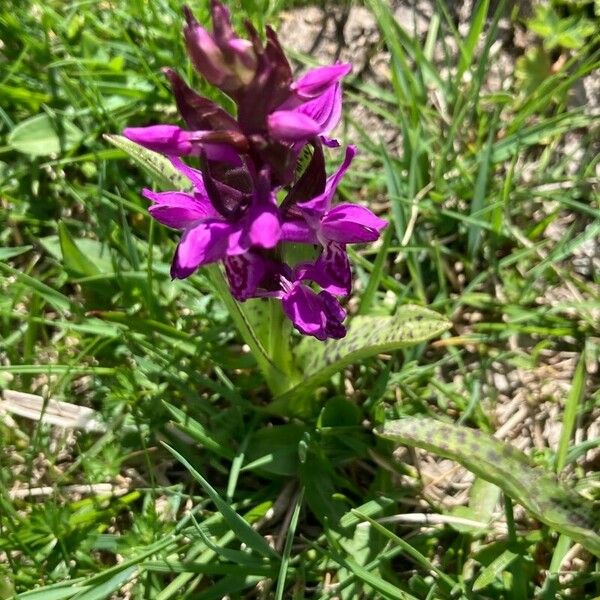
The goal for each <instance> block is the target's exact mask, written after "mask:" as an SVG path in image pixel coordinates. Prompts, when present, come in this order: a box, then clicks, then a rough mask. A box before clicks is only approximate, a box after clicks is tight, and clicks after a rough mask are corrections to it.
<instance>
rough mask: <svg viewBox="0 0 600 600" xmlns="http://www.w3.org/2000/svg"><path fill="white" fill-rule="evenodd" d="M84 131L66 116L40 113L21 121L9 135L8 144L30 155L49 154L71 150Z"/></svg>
mask: <svg viewBox="0 0 600 600" xmlns="http://www.w3.org/2000/svg"><path fill="white" fill-rule="evenodd" d="M82 137H83V132H82V131H81V129H79V128H78V127H76V126H75V125H73V123H71V121H69V120H68V119H66V118H65V117H58V116H57V117H54V118H53V117H51V116H50V115H47V114H44V113H42V114H40V115H36V116H34V117H30V118H29V119H27V120H25V121H22V122H21V123H19V124H18V125H17V126H16V127H15V128H14V129H13V130H12V131H11V132H10V134H9V136H8V140H7V141H8V145H9V146H11V147H12V148H14V149H15V150H18V151H19V152H23V154H28V155H29V156H48V155H49V154H58V153H59V152H61V151H63V152H64V151H66V150H70V149H71V148H73V147H74V146H76V145H77V144H78V143H79V142H80V141H81V139H82Z"/></svg>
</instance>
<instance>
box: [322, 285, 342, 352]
mask: <svg viewBox="0 0 600 600" xmlns="http://www.w3.org/2000/svg"><path fill="white" fill-rule="evenodd" d="M319 299H320V300H321V305H322V306H323V312H324V313H325V335H326V336H327V337H328V338H333V339H336V340H339V339H340V338H343V337H344V336H345V335H346V328H345V327H344V325H343V324H342V321H343V320H344V319H345V317H346V311H345V310H344V309H343V308H342V307H341V305H340V303H339V302H338V301H337V300H336V299H335V298H334V297H333V296H332V295H331V294H330V293H329V292H326V291H323V292H321V293H320V294H319Z"/></svg>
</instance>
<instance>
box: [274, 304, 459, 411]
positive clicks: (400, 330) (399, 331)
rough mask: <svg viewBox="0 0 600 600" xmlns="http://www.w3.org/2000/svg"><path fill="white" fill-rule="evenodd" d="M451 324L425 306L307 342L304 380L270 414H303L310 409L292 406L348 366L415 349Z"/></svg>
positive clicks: (302, 354) (364, 319)
mask: <svg viewBox="0 0 600 600" xmlns="http://www.w3.org/2000/svg"><path fill="white" fill-rule="evenodd" d="M450 327H451V323H450V322H449V321H448V320H446V319H445V318H444V317H443V316H442V315H440V314H438V313H436V312H434V311H432V310H430V309H428V308H424V307H422V306H416V305H412V304H407V305H405V306H403V307H402V308H400V309H399V310H398V312H397V313H396V314H395V315H394V316H392V317H370V316H359V317H355V318H354V319H353V320H352V322H351V323H350V326H349V327H348V333H347V334H346V337H344V338H342V339H340V340H329V341H327V342H325V343H323V342H318V341H316V340H314V339H312V338H310V339H309V338H305V339H304V340H303V341H302V342H301V343H300V344H299V346H298V349H297V362H298V364H299V366H300V369H301V370H302V372H303V375H304V380H303V381H302V382H301V383H300V384H298V385H297V386H295V387H293V388H291V389H290V390H289V391H287V392H285V393H284V394H281V395H280V396H278V397H277V398H276V399H275V401H274V402H273V403H272V404H271V405H270V407H269V410H273V411H275V412H277V411H286V410H287V411H288V412H290V413H291V412H294V411H298V412H302V411H304V410H306V407H304V406H302V405H301V404H300V403H298V402H296V403H290V400H291V399H292V398H302V397H306V396H308V395H309V394H310V392H311V391H312V390H313V389H314V388H315V387H317V386H318V385H320V384H322V383H323V382H324V381H326V380H327V379H329V378H330V377H331V376H332V375H333V374H334V373H337V372H338V371H340V370H341V369H343V368H344V367H346V366H347V365H350V364H353V363H355V362H358V361H360V360H363V359H365V358H368V357H370V356H375V355H377V354H379V353H381V352H391V351H393V350H398V349H400V348H404V347H407V346H413V345H415V344H419V343H421V342H425V341H427V340H429V339H431V338H433V337H436V336H438V335H440V334H441V333H443V332H444V331H446V330H447V329H449V328H450Z"/></svg>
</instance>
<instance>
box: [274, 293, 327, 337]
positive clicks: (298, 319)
mask: <svg viewBox="0 0 600 600" xmlns="http://www.w3.org/2000/svg"><path fill="white" fill-rule="evenodd" d="M281 304H282V306H283V310H284V312H285V314H286V315H287V316H288V318H289V319H290V321H291V322H292V323H293V324H294V327H295V328H296V329H297V330H298V331H299V332H300V333H303V334H305V335H312V336H314V337H316V338H317V339H318V340H325V339H326V335H325V327H324V323H323V321H324V318H323V317H324V312H323V307H322V306H321V302H319V299H318V296H317V294H315V292H313V291H312V290H311V289H310V288H309V287H307V286H305V285H302V284H296V285H294V287H293V288H292V290H291V291H290V292H289V293H287V294H285V295H284V297H283V298H282V300H281Z"/></svg>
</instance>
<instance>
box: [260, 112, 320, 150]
mask: <svg viewBox="0 0 600 600" xmlns="http://www.w3.org/2000/svg"><path fill="white" fill-rule="evenodd" d="M267 125H268V128H269V133H270V134H271V135H272V136H273V137H274V138H275V139H277V140H282V141H286V142H297V141H301V140H308V139H310V138H311V137H313V136H314V135H316V134H318V133H321V126H320V125H319V123H317V122H316V121H315V120H314V119H312V118H311V117H310V116H308V115H305V114H302V113H301V112H298V111H296V110H277V111H275V112H272V113H271V114H270V115H269V116H268V117H267Z"/></svg>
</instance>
